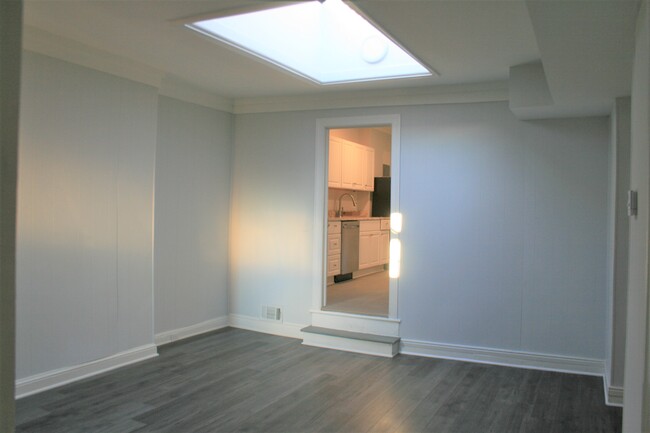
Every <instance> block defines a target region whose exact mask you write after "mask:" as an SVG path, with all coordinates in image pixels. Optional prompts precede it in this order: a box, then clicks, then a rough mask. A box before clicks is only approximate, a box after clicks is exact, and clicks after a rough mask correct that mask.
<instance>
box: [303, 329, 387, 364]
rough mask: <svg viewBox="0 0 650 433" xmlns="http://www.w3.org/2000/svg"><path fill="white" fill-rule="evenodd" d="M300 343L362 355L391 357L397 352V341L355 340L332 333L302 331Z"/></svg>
mask: <svg viewBox="0 0 650 433" xmlns="http://www.w3.org/2000/svg"><path fill="white" fill-rule="evenodd" d="M302 344H304V345H305V346H313V347H321V348H323V349H334V350H342V351H344V352H354V353H362V354H364V355H373V356H382V357H384V358H392V357H394V356H395V355H396V354H397V353H398V347H399V345H398V343H394V344H389V343H378V342H375V341H366V340H356V339H353V338H345V337H336V336H333V335H323V334H312V333H310V332H303V333H302Z"/></svg>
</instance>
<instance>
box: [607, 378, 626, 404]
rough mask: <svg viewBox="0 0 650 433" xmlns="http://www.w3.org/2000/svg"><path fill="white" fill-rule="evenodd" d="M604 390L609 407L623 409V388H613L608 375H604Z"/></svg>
mask: <svg viewBox="0 0 650 433" xmlns="http://www.w3.org/2000/svg"><path fill="white" fill-rule="evenodd" d="M603 389H604V390H605V404H606V405H607V406H616V407H623V387H622V386H612V385H611V384H610V383H609V378H608V377H607V375H606V374H605V375H603Z"/></svg>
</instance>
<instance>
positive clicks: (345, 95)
mask: <svg viewBox="0 0 650 433" xmlns="http://www.w3.org/2000/svg"><path fill="white" fill-rule="evenodd" d="M507 100H508V82H507V81H490V82H484V83H473V84H454V85H444V86H429V87H407V88H402V89H391V90H377V91H369V90H366V91H353V92H337V93H319V94H311V95H297V96H288V97H287V96H277V97H276V96H271V97H262V98H239V99H235V100H234V106H233V108H234V109H233V112H234V113H235V114H248V113H271V112H282V111H303V110H327V109H343V108H366V107H391V106H393V107H394V106H406V105H432V104H462V103H477V102H500V101H507Z"/></svg>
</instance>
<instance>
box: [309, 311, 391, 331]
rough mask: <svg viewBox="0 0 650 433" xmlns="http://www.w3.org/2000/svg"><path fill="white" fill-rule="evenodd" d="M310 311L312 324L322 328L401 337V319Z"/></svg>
mask: <svg viewBox="0 0 650 433" xmlns="http://www.w3.org/2000/svg"><path fill="white" fill-rule="evenodd" d="M310 313H311V324H312V325H313V326H318V327H320V328H329V329H338V330H341V331H352V332H361V333H363V334H373V335H386V336H389V337H399V324H400V321H399V320H398V319H390V318H388V317H378V316H365V315H361V314H349V313H340V312H338V311H319V310H311V311H310Z"/></svg>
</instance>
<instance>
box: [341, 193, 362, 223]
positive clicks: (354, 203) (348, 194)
mask: <svg viewBox="0 0 650 433" xmlns="http://www.w3.org/2000/svg"><path fill="white" fill-rule="evenodd" d="M346 195H347V196H348V197H350V198H351V199H352V204H353V205H354V206H356V205H357V201H356V200H355V199H354V197H353V196H352V194H350V193H349V192H346V193H343V194H341V196H340V197H339V210H338V211H337V212H336V216H337V217H339V218H340V217H342V216H343V211H342V207H341V199H342V198H343V197H345V196H346Z"/></svg>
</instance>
